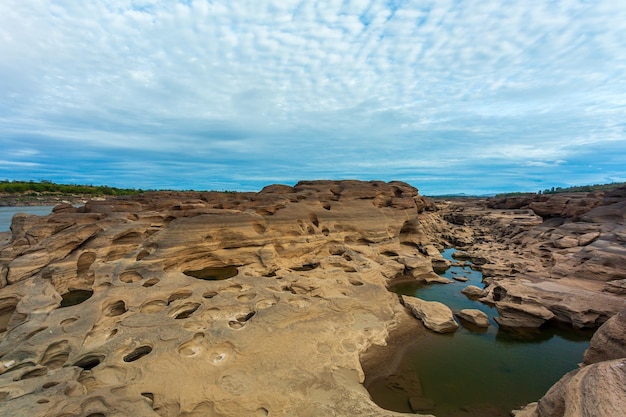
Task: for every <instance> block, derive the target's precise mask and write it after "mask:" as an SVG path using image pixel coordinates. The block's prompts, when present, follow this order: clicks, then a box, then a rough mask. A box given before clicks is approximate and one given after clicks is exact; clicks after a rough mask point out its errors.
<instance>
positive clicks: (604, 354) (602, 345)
mask: <svg viewBox="0 0 626 417" xmlns="http://www.w3.org/2000/svg"><path fill="white" fill-rule="evenodd" d="M621 358H626V309H625V310H622V311H621V312H619V313H618V314H616V315H615V316H613V317H611V318H610V319H609V320H607V322H606V323H604V324H603V325H602V326H601V327H600V328H599V329H598V331H597V332H595V333H594V334H593V337H592V338H591V342H590V343H589V348H588V349H587V350H586V351H585V356H584V357H583V365H591V364H593V363H598V362H602V361H608V360H612V359H621Z"/></svg>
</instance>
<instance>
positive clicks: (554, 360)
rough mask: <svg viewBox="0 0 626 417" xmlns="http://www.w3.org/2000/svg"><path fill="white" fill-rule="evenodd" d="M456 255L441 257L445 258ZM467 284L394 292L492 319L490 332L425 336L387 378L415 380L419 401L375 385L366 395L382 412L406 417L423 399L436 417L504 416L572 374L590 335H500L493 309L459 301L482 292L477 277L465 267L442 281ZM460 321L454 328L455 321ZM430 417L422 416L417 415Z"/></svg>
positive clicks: (549, 331)
mask: <svg viewBox="0 0 626 417" xmlns="http://www.w3.org/2000/svg"><path fill="white" fill-rule="evenodd" d="M452 252H454V251H453V250H447V251H445V252H444V256H445V257H446V258H448V259H451V258H450V255H451V253H452ZM454 274H457V275H463V276H466V277H468V278H469V281H467V282H457V281H455V282H454V283H452V284H432V285H426V286H421V287H419V286H415V285H399V286H396V287H395V288H393V291H395V292H397V293H399V294H406V295H414V296H417V297H420V298H422V299H424V300H427V301H440V302H443V303H444V304H446V305H448V306H449V307H450V308H451V309H452V311H459V310H461V309H464V308H475V309H479V310H481V311H483V312H485V313H487V315H488V316H489V321H490V326H489V328H488V329H487V330H480V329H470V328H468V327H465V326H464V325H463V323H462V322H460V321H459V324H460V325H461V328H460V329H459V330H458V331H457V332H455V333H451V334H444V335H441V334H437V333H433V332H428V333H427V334H426V335H425V336H420V338H419V340H417V341H416V343H415V344H414V345H413V346H411V347H410V348H409V349H408V350H407V351H406V352H405V354H404V356H403V358H402V359H401V361H400V363H399V365H398V367H397V368H396V369H390V370H389V372H390V374H393V375H395V377H394V378H395V379H396V380H397V378H398V376H400V378H401V379H403V380H405V381H407V380H408V381H411V380H413V381H412V382H413V384H407V385H406V386H415V385H416V384H417V385H418V386H419V384H420V383H421V390H422V393H421V394H420V393H419V392H406V391H410V390H406V389H405V390H398V389H397V387H396V388H395V389H394V387H392V386H389V383H388V380H387V381H385V380H383V379H380V380H377V381H372V382H371V383H370V384H369V386H368V390H369V391H370V394H371V395H372V398H373V399H374V401H376V402H377V403H378V404H379V405H381V406H382V407H384V408H387V409H391V410H394V411H400V412H407V413H408V412H411V409H410V407H409V403H408V399H409V397H411V396H423V397H426V398H429V399H432V400H434V402H435V408H434V409H432V410H429V411H428V413H432V414H434V415H436V416H438V417H444V416H445V417H451V416H455V417H456V416H464V417H469V416H494V417H495V416H508V415H509V412H510V411H511V410H512V409H515V408H517V407H518V406H520V405H523V404H526V403H529V402H532V401H536V400H538V399H539V398H540V397H541V396H543V394H544V393H545V392H546V391H547V390H548V389H549V388H550V386H552V384H554V383H555V382H556V381H558V380H559V379H560V378H561V377H562V376H563V375H564V374H565V373H567V372H569V371H571V370H573V369H575V368H576V367H577V364H578V363H579V362H581V361H582V355H583V352H584V351H585V349H586V348H587V347H588V345H589V339H590V338H591V336H592V332H590V331H576V330H573V329H566V328H562V327H555V326H553V327H546V328H542V329H541V331H540V332H533V333H525V334H522V333H511V332H507V331H503V330H499V329H498V326H497V324H496V322H495V321H494V320H493V317H494V316H495V315H497V312H496V310H495V309H494V308H491V307H489V306H487V305H485V304H482V303H480V302H478V301H472V300H470V299H469V298H467V297H466V296H465V295H463V294H462V293H461V290H462V289H463V288H465V287H466V286H467V285H476V286H478V287H479V288H482V287H483V284H482V283H481V274H480V272H477V271H473V270H471V269H470V268H469V266H465V267H452V268H450V269H449V270H447V271H446V272H445V273H443V274H442V275H443V276H445V277H448V278H452V277H453V276H454ZM457 321H458V320H457ZM414 390H415V391H419V389H414ZM422 413H427V412H425V411H424V412H422Z"/></svg>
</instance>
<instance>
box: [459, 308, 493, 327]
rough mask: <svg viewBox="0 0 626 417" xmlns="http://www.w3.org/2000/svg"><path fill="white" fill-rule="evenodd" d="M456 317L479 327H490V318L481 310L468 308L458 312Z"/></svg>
mask: <svg viewBox="0 0 626 417" xmlns="http://www.w3.org/2000/svg"><path fill="white" fill-rule="evenodd" d="M455 316H457V317H458V318H460V319H461V320H465V321H466V322H468V323H470V324H473V325H474V326H477V327H489V317H487V314H485V313H483V312H482V311H480V310H476V309H473V308H466V309H463V310H461V311H459V312H457V313H456V314H455Z"/></svg>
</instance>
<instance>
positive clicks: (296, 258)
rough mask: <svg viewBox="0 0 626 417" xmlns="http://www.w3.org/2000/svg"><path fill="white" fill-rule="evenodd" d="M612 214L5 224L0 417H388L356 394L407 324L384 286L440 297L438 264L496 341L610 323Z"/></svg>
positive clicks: (179, 202) (613, 307) (470, 210)
mask: <svg viewBox="0 0 626 417" xmlns="http://www.w3.org/2000/svg"><path fill="white" fill-rule="evenodd" d="M620 193H621V194H620ZM555 198H556V197H555ZM625 205H626V192H622V191H616V192H612V193H605V194H594V195H590V196H586V197H585V198H582V199H581V198H578V197H575V198H574V197H564V196H559V197H558V199H557V200H554V201H553V200H551V199H550V197H547V196H542V197H541V199H537V198H536V197H535V198H533V197H528V198H527V199H526V200H524V201H519V200H504V201H501V200H497V201H490V202H487V201H481V200H471V201H463V202H458V201H437V202H433V201H431V200H428V199H425V198H423V197H421V196H420V195H419V194H418V192H417V190H416V189H415V188H413V187H411V186H409V185H407V184H404V183H401V182H390V183H384V182H377V181H372V182H367V183H365V182H359V181H307V182H300V183H298V184H296V185H295V186H294V187H290V186H285V185H272V186H269V187H266V188H265V189H263V190H262V191H260V192H258V193H218V192H202V193H193V192H159V193H144V194H140V195H137V196H134V197H129V198H118V199H114V200H106V201H88V202H87V203H85V204H84V206H81V207H73V206H72V205H70V204H59V205H58V206H57V207H56V208H55V210H54V212H53V213H52V214H51V215H49V216H46V217H36V216H27V215H17V216H15V217H14V219H13V224H12V226H11V236H10V238H9V239H5V238H4V237H2V239H0V408H1V409H2V410H3V412H5V413H6V414H7V415H29V416H92V417H93V416H102V415H104V416H107V417H111V416H126V415H142V416H159V415H160V416H181V417H182V416H185V417H190V416H242V415H245V416H267V415H270V416H288V415H289V416H290V415H297V416H320V415H324V416H347V415H350V416H393V415H402V414H398V413H393V412H390V411H386V410H383V409H381V408H380V407H378V406H377V405H376V404H374V403H373V402H372V401H371V399H370V397H369V394H368V392H367V391H366V389H365V388H364V387H363V385H362V382H363V380H364V373H363V368H362V364H361V362H360V359H361V356H362V355H363V354H364V352H366V351H368V350H371V349H370V348H371V347H373V346H382V345H384V344H385V343H387V341H388V340H387V339H388V337H389V335H390V333H391V332H394V331H396V330H398V329H399V328H402V327H406V325H407V323H413V322H416V320H415V319H414V318H413V317H412V316H411V314H410V310H409V308H407V307H405V306H404V305H402V304H401V302H400V300H399V298H398V297H397V296H396V295H395V294H392V293H390V292H389V291H388V290H387V287H388V286H390V285H391V284H393V283H395V282H398V281H403V280H412V281H415V282H443V281H444V280H442V279H441V278H440V277H439V276H438V275H437V273H436V272H438V271H441V270H443V269H445V268H447V267H448V266H449V265H450V262H449V261H447V260H445V259H443V258H442V256H441V254H440V253H439V251H440V250H442V249H443V248H444V247H449V246H455V247H457V248H460V249H463V253H459V254H458V257H457V259H459V260H460V259H463V260H465V259H469V260H470V261H471V263H472V264H473V267H475V268H479V269H481V270H482V272H483V274H484V276H485V277H486V278H485V283H486V284H487V287H486V288H485V289H484V290H483V289H480V288H477V290H478V291H479V292H476V293H475V294H474V295H475V296H478V297H481V298H480V300H481V301H483V302H488V303H491V304H495V306H496V308H497V310H498V311H499V312H500V317H499V319H500V323H501V324H502V325H504V326H511V327H516V326H521V327H527V326H540V325H542V323H544V322H545V321H560V322H563V323H567V324H570V325H572V326H575V327H598V326H600V325H601V324H602V323H604V322H606V321H607V320H608V319H609V318H610V317H611V316H613V315H615V314H616V313H617V312H618V311H620V310H621V309H623V308H624V306H625V296H624V290H623V289H624V284H623V282H625V281H624V280H625V279H626V275H625V272H624V271H626V268H625V259H626V257H625V250H624V243H623V242H624V240H625V236H626V232H625V229H624V227H625V226H624V216H625V215H624V213H625V211H624V206H625ZM0 237H1V236H0ZM445 282H447V280H445ZM404 301H405V303H406V304H407V305H411V304H414V303H413V302H407V299H405V300H404ZM418 303H419V302H418ZM452 322H454V319H453V318H452ZM455 324H456V323H455ZM420 326H421V325H420ZM424 331H425V330H424ZM368 360H371V361H374V359H372V358H371V357H369V358H368ZM603 363H604V362H603ZM594 365H595V364H594ZM590 366H592V365H590ZM611 366H613V365H611ZM610 369H614V368H610ZM589 375H592V374H589ZM416 398H420V397H416ZM413 402H414V404H413V405H414V409H421V408H425V407H427V406H428V404H426V405H424V404H421V400H420V401H417V400H415V401H413Z"/></svg>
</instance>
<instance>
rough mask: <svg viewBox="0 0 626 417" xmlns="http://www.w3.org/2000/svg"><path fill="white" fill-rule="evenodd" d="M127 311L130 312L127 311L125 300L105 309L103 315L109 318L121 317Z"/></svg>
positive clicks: (111, 304) (109, 305)
mask: <svg viewBox="0 0 626 417" xmlns="http://www.w3.org/2000/svg"><path fill="white" fill-rule="evenodd" d="M127 311H128V310H127V309H126V303H125V302H124V301H123V300H118V301H115V302H113V303H110V304H108V305H107V306H106V307H105V308H104V309H103V313H104V315H105V316H107V317H116V316H121V315H122V314H124V313H126V312H127Z"/></svg>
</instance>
